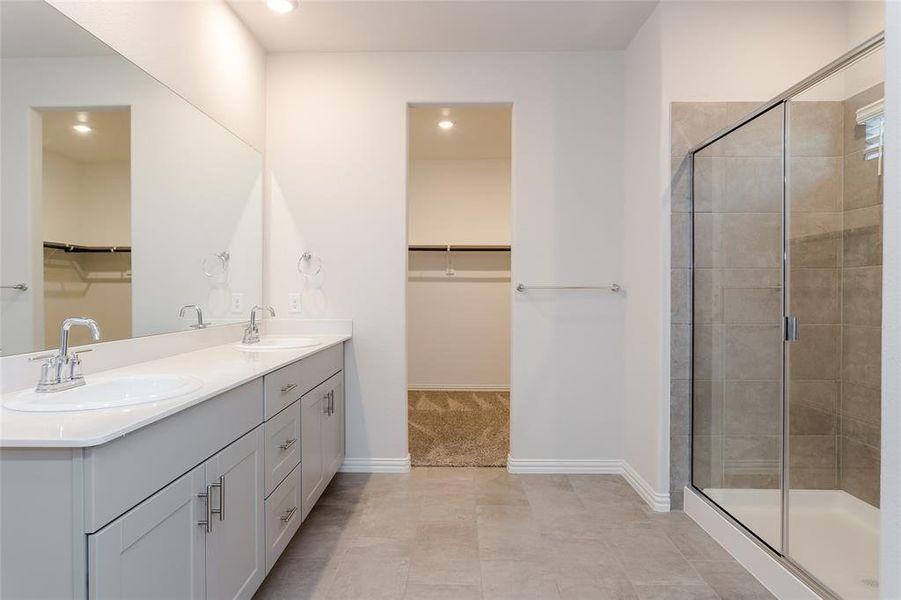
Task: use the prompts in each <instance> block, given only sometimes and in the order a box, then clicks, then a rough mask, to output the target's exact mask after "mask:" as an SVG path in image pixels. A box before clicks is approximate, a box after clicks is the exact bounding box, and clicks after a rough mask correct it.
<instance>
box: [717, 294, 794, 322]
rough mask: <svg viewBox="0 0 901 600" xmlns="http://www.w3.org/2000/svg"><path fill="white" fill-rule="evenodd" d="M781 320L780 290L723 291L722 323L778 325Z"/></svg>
mask: <svg viewBox="0 0 901 600" xmlns="http://www.w3.org/2000/svg"><path fill="white" fill-rule="evenodd" d="M781 319H782V290H780V289H774V288H762V289H746V288H745V289H743V288H729V289H725V290H723V321H724V322H725V323H727V324H733V323H758V324H774V323H776V324H778V323H780V322H781Z"/></svg>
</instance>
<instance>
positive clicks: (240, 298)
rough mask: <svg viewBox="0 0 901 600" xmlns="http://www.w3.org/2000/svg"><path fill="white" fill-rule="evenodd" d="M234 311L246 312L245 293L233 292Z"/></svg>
mask: <svg viewBox="0 0 901 600" xmlns="http://www.w3.org/2000/svg"><path fill="white" fill-rule="evenodd" d="M232 312H233V313H240V312H244V294H232Z"/></svg>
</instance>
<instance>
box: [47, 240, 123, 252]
mask: <svg viewBox="0 0 901 600" xmlns="http://www.w3.org/2000/svg"><path fill="white" fill-rule="evenodd" d="M44 248H52V249H54V250H63V251H65V252H104V253H107V254H110V253H118V252H131V246H81V245H79V244H66V243H64V242H44Z"/></svg>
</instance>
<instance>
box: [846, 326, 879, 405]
mask: <svg viewBox="0 0 901 600" xmlns="http://www.w3.org/2000/svg"><path fill="white" fill-rule="evenodd" d="M881 357H882V329H881V328H879V327H857V326H851V325H846V326H844V327H843V328H842V383H862V384H864V385H866V386H869V387H871V388H877V389H878V388H879V386H880V384H881V376H882V358H881Z"/></svg>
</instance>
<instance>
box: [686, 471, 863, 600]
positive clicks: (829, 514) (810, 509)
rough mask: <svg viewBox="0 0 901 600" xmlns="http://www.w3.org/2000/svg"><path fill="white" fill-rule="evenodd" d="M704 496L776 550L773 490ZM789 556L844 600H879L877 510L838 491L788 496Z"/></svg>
mask: <svg viewBox="0 0 901 600" xmlns="http://www.w3.org/2000/svg"><path fill="white" fill-rule="evenodd" d="M704 493H705V494H707V496H708V497H709V498H711V499H712V500H714V501H715V502H716V503H717V504H719V505H720V507H722V508H723V509H725V510H726V511H728V512H729V514H731V515H732V516H733V517H734V518H735V519H736V520H738V521H739V522H741V523H743V524H744V525H745V526H746V527H747V528H748V529H750V530H751V531H754V532H755V533H756V534H757V535H758V536H759V537H760V538H761V539H763V540H765V541H767V542H769V543H770V544H771V545H773V546H775V547H777V548H778V546H779V544H778V541H779V536H780V530H781V511H780V506H781V495H782V492H781V491H780V490H778V489H773V490H759V489H709V488H708V489H705V490H704ZM788 510H789V519H788V521H789V531H788V543H789V552H788V554H789V556H790V557H791V559H792V560H793V561H794V562H795V564H797V565H799V566H800V567H802V568H803V569H804V570H805V571H807V572H808V573H810V574H811V575H812V576H814V577H815V578H817V579H819V580H820V581H821V582H822V583H823V584H824V585H826V586H827V587H828V588H829V589H831V590H832V591H833V592H835V593H836V594H838V595H839V596H840V597H842V598H845V599H847V600H851V599H854V600H858V599H860V600H870V599H873V600H876V599H878V598H879V584H878V568H879V509H878V508H876V507H874V506H872V505H870V504H867V503H866V502H863V501H862V500H859V499H858V498H855V497H854V496H852V495H850V494H848V493H847V492H844V491H842V490H792V491H791V493H790V495H789V509H788Z"/></svg>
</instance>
